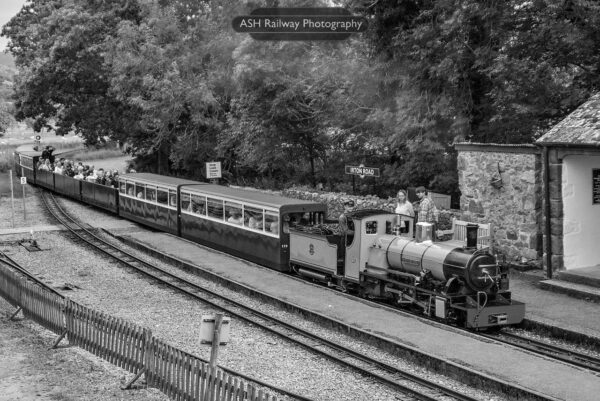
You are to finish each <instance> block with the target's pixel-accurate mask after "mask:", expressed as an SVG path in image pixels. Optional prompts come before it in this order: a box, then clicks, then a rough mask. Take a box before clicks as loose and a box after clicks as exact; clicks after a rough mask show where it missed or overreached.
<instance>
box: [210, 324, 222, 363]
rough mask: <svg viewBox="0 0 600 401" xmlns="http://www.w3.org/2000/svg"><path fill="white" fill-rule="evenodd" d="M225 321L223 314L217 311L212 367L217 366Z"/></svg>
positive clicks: (211, 356) (212, 348) (211, 353)
mask: <svg viewBox="0 0 600 401" xmlns="http://www.w3.org/2000/svg"><path fill="white" fill-rule="evenodd" d="M222 323H223V314H222V313H217V315H216V316H215V329H214V331H213V339H212V347H211V350H210V368H211V369H214V368H216V367H217V357H218V355H219V344H220V342H221V325H222Z"/></svg>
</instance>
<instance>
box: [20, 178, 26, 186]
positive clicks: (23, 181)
mask: <svg viewBox="0 0 600 401" xmlns="http://www.w3.org/2000/svg"><path fill="white" fill-rule="evenodd" d="M21 185H27V177H21Z"/></svg>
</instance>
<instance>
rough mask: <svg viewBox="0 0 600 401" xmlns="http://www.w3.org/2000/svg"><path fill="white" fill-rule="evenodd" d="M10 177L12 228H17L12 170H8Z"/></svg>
mask: <svg viewBox="0 0 600 401" xmlns="http://www.w3.org/2000/svg"><path fill="white" fill-rule="evenodd" d="M8 175H9V179H10V205H11V207H12V214H11V216H10V217H11V219H12V227H13V228H15V192H14V189H13V177H12V170H8Z"/></svg>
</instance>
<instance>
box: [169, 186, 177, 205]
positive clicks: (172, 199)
mask: <svg viewBox="0 0 600 401" xmlns="http://www.w3.org/2000/svg"><path fill="white" fill-rule="evenodd" d="M169 206H173V207H177V191H175V190H173V189H170V190H169Z"/></svg>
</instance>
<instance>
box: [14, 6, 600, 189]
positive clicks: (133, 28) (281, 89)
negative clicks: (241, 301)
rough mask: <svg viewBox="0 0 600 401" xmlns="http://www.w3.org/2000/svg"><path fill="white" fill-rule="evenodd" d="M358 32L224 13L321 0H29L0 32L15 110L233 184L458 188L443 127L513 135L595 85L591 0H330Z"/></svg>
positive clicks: (550, 119)
mask: <svg viewBox="0 0 600 401" xmlns="http://www.w3.org/2000/svg"><path fill="white" fill-rule="evenodd" d="M337 3H338V4H339V5H340V6H345V7H348V8H349V9H350V10H351V11H352V12H354V13H360V14H362V15H364V16H365V17H367V18H368V20H369V30H368V32H367V33H365V34H361V35H354V36H352V37H351V38H350V39H349V40H345V41H341V42H317V41H315V42H301V41H289V42H263V41H255V40H253V39H251V38H250V37H249V36H248V35H245V34H239V33H235V32H234V31H233V29H232V27H231V20H232V18H233V17H234V16H237V15H246V14H249V13H250V12H251V11H252V10H253V9H255V8H257V7H265V6H271V7H274V6H279V7H289V6H296V7H298V6H323V5H329V2H319V1H309V0H307V1H302V2H299V1H291V0H289V1H285V0H281V1H258V0H257V1H255V2H244V3H241V2H239V1H235V0H218V1H205V0H174V1H163V0H159V1H150V0H137V1H136V0H128V1H125V2H124V1H117V0H113V1H101V0H80V1H75V0H33V1H31V2H30V3H28V4H27V5H26V6H25V7H23V9H22V10H21V12H19V13H18V14H17V15H16V16H15V17H14V18H13V19H12V20H11V21H10V22H9V23H8V24H7V25H5V26H4V29H3V34H4V35H5V36H7V37H8V38H9V40H10V42H9V50H10V52H11V53H12V54H13V55H14V56H15V58H16V64H17V66H18V68H19V74H18V77H17V79H16V85H15V94H14V97H15V116H16V118H17V119H19V120H23V119H34V121H35V128H36V129H38V130H39V129H43V128H50V129H54V130H55V131H56V132H57V134H62V133H65V132H70V131H75V132H77V133H79V134H81V135H82V136H83V137H84V138H85V140H86V141H87V142H88V143H89V144H94V143H97V142H102V141H104V140H105V139H107V138H108V139H112V140H119V141H121V142H124V143H127V144H128V146H129V149H130V151H131V152H132V154H134V155H135V156H137V157H138V160H139V161H140V162H141V164H143V165H146V168H147V169H148V170H151V171H158V172H162V173H171V174H178V175H184V176H188V177H194V178H201V177H202V174H203V172H202V169H203V166H204V163H205V162H207V161H214V160H219V161H221V162H222V163H223V167H224V173H225V175H226V179H227V180H229V181H230V182H233V183H244V184H248V183H250V184H253V185H259V186H267V187H281V186H287V185H291V184H309V185H315V184H316V183H318V182H322V183H325V184H326V185H327V186H328V187H329V188H331V189H335V190H348V189H349V188H350V180H349V177H348V176H346V175H345V174H344V166H345V165H348V164H359V163H364V164H365V165H369V166H375V167H380V168H381V170H382V177H381V178H380V179H378V180H377V181H371V182H363V183H361V184H362V185H359V190H361V191H363V192H376V193H378V194H380V195H390V194H392V193H394V192H395V190H396V188H398V187H405V186H411V185H425V186H428V187H430V188H431V189H433V190H438V191H441V192H446V193H454V192H455V191H456V189H457V174H456V154H455V152H454V150H453V144H454V143H455V142H456V141H465V140H469V141H474V142H498V143H523V142H524V143H528V142H532V141H533V140H535V139H536V138H537V137H539V136H540V135H541V134H542V133H543V132H544V131H545V130H547V129H548V128H549V127H551V126H552V125H553V124H555V123H556V122H558V121H560V119H562V118H564V116H566V115H567V114H568V113H569V112H571V111H572V110H573V109H574V108H576V107H577V106H578V105H580V104H581V103H582V102H584V101H585V100H586V99H587V98H588V97H589V96H590V95H591V94H593V93H594V92H596V91H597V90H598V88H599V86H600V74H599V68H600V6H598V5H596V3H595V2H591V1H584V0H566V1H565V0H533V1H527V2H524V1H520V0H519V1H517V0H507V1H491V0H486V1H479V0H435V1H434V0H399V1H398V0H379V1H362V0H345V1H341V0H340V1H339V2H337Z"/></svg>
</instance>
